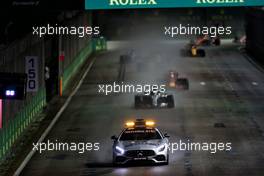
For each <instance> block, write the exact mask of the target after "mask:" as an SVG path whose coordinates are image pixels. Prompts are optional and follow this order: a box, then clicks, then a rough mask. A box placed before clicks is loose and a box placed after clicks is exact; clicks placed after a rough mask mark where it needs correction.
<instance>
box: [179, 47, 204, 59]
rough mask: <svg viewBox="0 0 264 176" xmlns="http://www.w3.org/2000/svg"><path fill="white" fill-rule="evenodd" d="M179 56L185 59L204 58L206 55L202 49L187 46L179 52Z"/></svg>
mask: <svg viewBox="0 0 264 176" xmlns="http://www.w3.org/2000/svg"><path fill="white" fill-rule="evenodd" d="M181 54H182V55H183V56H185V57H205V56H206V53H205V50H204V49H199V48H197V46H196V45H191V44H188V45H186V46H185V48H184V49H182V50H181Z"/></svg>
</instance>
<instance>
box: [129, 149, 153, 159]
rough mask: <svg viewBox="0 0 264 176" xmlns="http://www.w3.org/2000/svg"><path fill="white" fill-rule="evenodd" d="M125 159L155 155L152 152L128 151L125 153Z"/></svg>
mask: <svg viewBox="0 0 264 176" xmlns="http://www.w3.org/2000/svg"><path fill="white" fill-rule="evenodd" d="M125 155H126V156H127V157H138V158H140V157H147V156H153V155H155V152H154V151H153V150H129V151H127V152H126V153H125Z"/></svg>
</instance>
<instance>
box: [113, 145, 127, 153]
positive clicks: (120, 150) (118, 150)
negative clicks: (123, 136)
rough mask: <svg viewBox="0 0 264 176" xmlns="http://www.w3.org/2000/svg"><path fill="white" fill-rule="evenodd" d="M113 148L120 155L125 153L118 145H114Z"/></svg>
mask: <svg viewBox="0 0 264 176" xmlns="http://www.w3.org/2000/svg"><path fill="white" fill-rule="evenodd" d="M115 149H116V151H117V152H118V153H120V154H121V155H123V154H124V153H125V150H124V149H122V148H121V147H119V146H116V147H115Z"/></svg>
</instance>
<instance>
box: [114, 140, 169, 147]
mask: <svg viewBox="0 0 264 176" xmlns="http://www.w3.org/2000/svg"><path fill="white" fill-rule="evenodd" d="M163 143H164V141H163V140H162V139H157V140H138V141H119V145H120V146H122V147H123V148H124V149H125V150H151V149H155V148H157V147H158V146H160V145H161V144H163Z"/></svg>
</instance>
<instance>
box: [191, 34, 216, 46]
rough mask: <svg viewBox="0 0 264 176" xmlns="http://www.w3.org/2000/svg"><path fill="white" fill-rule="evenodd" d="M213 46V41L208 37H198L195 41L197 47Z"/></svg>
mask: <svg viewBox="0 0 264 176" xmlns="http://www.w3.org/2000/svg"><path fill="white" fill-rule="evenodd" d="M211 44H212V41H211V38H210V37H209V36H208V35H204V36H201V37H198V38H197V39H196V41H195V45H196V46H209V45H211Z"/></svg>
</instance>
